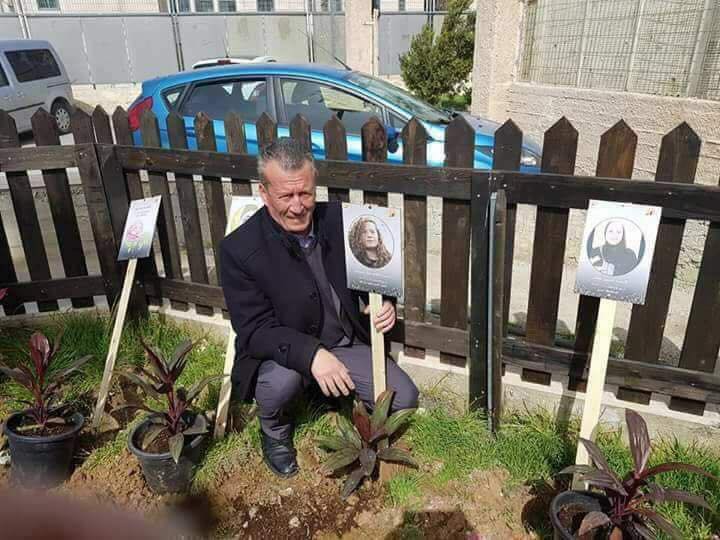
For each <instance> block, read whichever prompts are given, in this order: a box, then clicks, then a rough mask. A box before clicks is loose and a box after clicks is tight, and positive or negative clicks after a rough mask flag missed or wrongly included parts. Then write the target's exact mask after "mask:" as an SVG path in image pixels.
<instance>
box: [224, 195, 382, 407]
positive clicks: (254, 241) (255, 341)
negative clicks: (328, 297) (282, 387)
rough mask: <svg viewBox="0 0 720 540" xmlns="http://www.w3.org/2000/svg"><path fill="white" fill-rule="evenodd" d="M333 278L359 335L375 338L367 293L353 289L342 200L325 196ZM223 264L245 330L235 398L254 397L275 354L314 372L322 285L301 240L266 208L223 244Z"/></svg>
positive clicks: (327, 260) (227, 290)
mask: <svg viewBox="0 0 720 540" xmlns="http://www.w3.org/2000/svg"><path fill="white" fill-rule="evenodd" d="M313 223H314V230H315V234H316V237H317V241H318V242H320V244H321V246H322V253H323V263H324V265H325V272H326V273H327V276H328V280H329V281H330V283H331V284H332V286H333V288H334V289H335V292H336V293H337V295H338V297H339V298H340V302H341V304H342V307H343V308H344V309H345V312H346V313H347V315H348V317H349V319H350V321H351V323H352V326H353V329H354V331H355V339H358V340H360V341H362V342H364V343H369V339H370V337H369V334H368V328H369V320H368V317H367V316H366V315H363V314H362V313H361V312H360V304H359V299H360V298H361V297H363V298H364V300H367V295H366V294H364V295H363V294H362V293H359V292H357V291H351V290H349V289H348V288H347V277H346V271H345V247H344V242H343V227H342V207H341V206H340V204H339V203H317V205H316V207H315V213H314V217H313ZM220 265H221V268H220V271H221V280H222V287H223V293H224V295H225V301H226V303H227V307H228V310H229V311H230V320H231V322H232V326H233V329H234V330H235V333H236V334H237V339H236V340H235V347H236V355H235V363H234V365H233V371H232V380H233V399H241V400H248V399H252V398H253V397H254V392H255V381H256V377H257V370H258V366H259V365H260V363H261V362H262V361H264V360H274V361H275V362H277V363H278V364H280V365H282V366H285V367H288V368H291V369H294V370H295V371H298V372H300V373H301V374H303V375H306V376H308V377H310V376H311V374H310V364H311V362H312V359H313V356H314V355H315V352H316V351H317V349H318V347H319V346H320V339H319V337H318V336H319V335H320V330H321V329H322V324H323V320H322V319H323V309H322V304H321V296H320V291H319V290H318V287H317V284H316V282H315V278H314V277H313V274H312V271H311V270H310V266H309V265H308V263H307V262H306V261H305V258H304V256H303V254H302V251H301V248H300V245H299V243H298V241H297V239H296V238H295V237H294V236H293V235H291V234H288V233H286V232H285V231H283V230H282V229H281V228H280V226H279V225H278V224H277V223H276V222H275V220H273V219H272V217H270V214H269V213H268V211H267V209H266V208H265V207H263V208H262V209H260V210H258V211H257V212H256V213H255V215H253V216H252V217H251V218H250V219H249V220H247V221H246V222H245V223H244V224H243V225H242V226H240V227H239V228H238V229H236V230H235V231H234V232H232V233H231V234H229V235H228V236H227V237H226V238H225V239H224V240H223V241H222V243H221V244H220Z"/></svg>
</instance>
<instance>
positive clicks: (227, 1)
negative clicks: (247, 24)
mask: <svg viewBox="0 0 720 540" xmlns="http://www.w3.org/2000/svg"><path fill="white" fill-rule="evenodd" d="M218 10H219V11H220V12H221V13H233V12H235V11H237V5H236V2H235V0H220V1H219V2H218Z"/></svg>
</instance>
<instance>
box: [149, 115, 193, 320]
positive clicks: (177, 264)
mask: <svg viewBox="0 0 720 540" xmlns="http://www.w3.org/2000/svg"><path fill="white" fill-rule="evenodd" d="M140 132H141V134H142V142H143V146H149V147H151V148H160V146H161V144H160V130H159V129H158V123H157V118H155V114H154V113H153V112H152V111H151V110H147V111H145V112H144V113H143V115H142V117H141V118H140ZM148 177H149V178H150V191H151V192H152V194H153V195H155V196H157V195H160V196H161V197H162V204H161V205H160V215H159V216H158V227H157V232H158V238H159V240H160V251H161V253H162V259H163V266H164V267H165V276H166V277H168V278H170V279H182V277H183V274H182V265H181V261H180V250H179V248H178V241H177V231H176V230H175V214H174V212H173V207H172V197H171V196H170V186H169V185H168V180H167V176H166V174H165V173H162V172H153V171H148ZM171 304H172V307H173V308H174V309H178V310H181V311H187V310H188V305H187V302H180V301H173V302H171Z"/></svg>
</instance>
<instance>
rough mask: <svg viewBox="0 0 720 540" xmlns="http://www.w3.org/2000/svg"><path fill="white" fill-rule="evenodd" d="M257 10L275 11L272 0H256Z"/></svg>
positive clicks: (264, 11)
mask: <svg viewBox="0 0 720 540" xmlns="http://www.w3.org/2000/svg"><path fill="white" fill-rule="evenodd" d="M257 10H258V11H260V12H263V13H270V12H272V11H275V2H274V0H257Z"/></svg>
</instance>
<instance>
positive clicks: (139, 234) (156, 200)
mask: <svg viewBox="0 0 720 540" xmlns="http://www.w3.org/2000/svg"><path fill="white" fill-rule="evenodd" d="M161 200H162V197H161V196H160V195H158V196H157V197H150V198H148V199H138V200H135V201H132V202H131V203H130V210H128V216H127V220H126V221H125V230H124V231H123V235H122V241H121V242H120V253H119V254H118V261H127V260H129V259H143V258H145V257H147V256H148V255H150V248H152V243H153V237H154V235H155V225H156V223H157V217H158V211H159V210H160V201H161Z"/></svg>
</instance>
